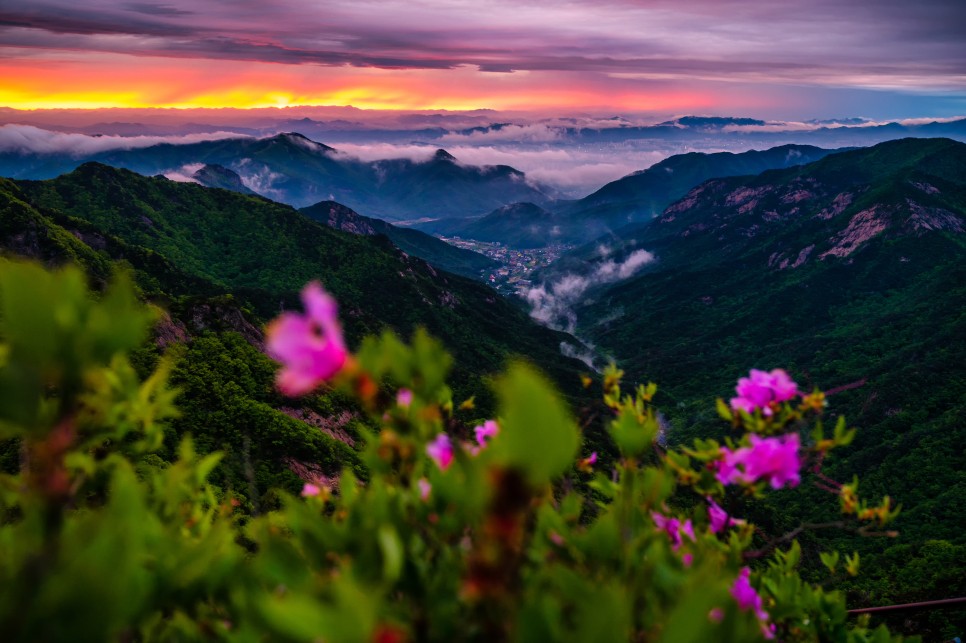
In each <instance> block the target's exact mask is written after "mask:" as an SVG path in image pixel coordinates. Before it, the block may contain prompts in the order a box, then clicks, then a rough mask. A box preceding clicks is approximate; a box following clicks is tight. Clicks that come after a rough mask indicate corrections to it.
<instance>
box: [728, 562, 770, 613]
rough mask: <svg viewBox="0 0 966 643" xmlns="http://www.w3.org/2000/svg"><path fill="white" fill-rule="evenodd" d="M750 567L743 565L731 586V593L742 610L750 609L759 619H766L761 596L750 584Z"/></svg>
mask: <svg viewBox="0 0 966 643" xmlns="http://www.w3.org/2000/svg"><path fill="white" fill-rule="evenodd" d="M750 578H751V568H749V567H743V568H742V569H741V573H740V574H738V578H736V579H735V584H734V585H732V586H731V595H732V596H733V597H734V599H735V602H736V603H738V607H739V608H740V609H741V610H743V611H748V610H751V611H753V612H754V613H755V616H757V617H758V620H760V621H767V620H768V612H766V611H765V609H764V607H763V604H762V600H761V596H760V595H759V594H758V592H756V591H755V588H754V587H752V586H751V582H750V581H749V579H750Z"/></svg>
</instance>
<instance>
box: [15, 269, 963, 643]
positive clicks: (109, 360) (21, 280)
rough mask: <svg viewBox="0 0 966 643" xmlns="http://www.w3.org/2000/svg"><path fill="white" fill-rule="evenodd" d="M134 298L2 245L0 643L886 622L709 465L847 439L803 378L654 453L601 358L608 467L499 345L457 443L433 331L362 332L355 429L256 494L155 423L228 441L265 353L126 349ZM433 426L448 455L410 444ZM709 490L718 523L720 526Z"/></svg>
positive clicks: (807, 630) (862, 635)
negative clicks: (825, 417)
mask: <svg viewBox="0 0 966 643" xmlns="http://www.w3.org/2000/svg"><path fill="white" fill-rule="evenodd" d="M155 318H156V311H153V310H152V309H150V308H147V307H145V306H143V305H142V304H139V303H138V302H137V300H136V298H135V296H134V293H133V290H132V287H131V285H130V284H129V283H128V282H127V281H126V280H125V279H124V278H123V277H120V278H117V279H116V280H115V281H114V283H113V284H112V285H110V286H109V287H108V288H107V290H106V291H105V292H104V293H103V294H101V295H98V296H96V297H95V296H92V295H91V294H90V293H89V292H88V289H87V286H86V283H85V280H84V278H83V276H82V273H81V272H80V271H78V270H75V269H66V270H62V271H60V272H56V273H51V272H47V271H45V270H44V269H42V268H39V267H37V266H35V265H32V264H24V263H15V262H6V261H4V262H3V263H2V264H0V339H2V344H0V439H2V440H6V441H7V442H6V444H7V445H8V452H9V451H10V450H11V449H12V450H13V451H14V452H15V453H16V455H17V466H16V467H14V468H15V469H16V471H15V472H14V473H9V474H4V475H3V476H2V477H0V552H2V553H0V632H2V633H3V640H4V641H30V642H37V641H108V640H118V641H186V640H188V641H194V640H197V641H209V640H224V641H268V640H271V641H306V642H312V641H329V642H335V641H339V642H342V641H345V642H352V641H378V642H403V641H504V640H506V641H510V640H513V641H590V640H594V641H706V640H708V641H710V640H721V641H744V640H759V639H761V638H763V637H765V638H771V637H774V638H778V639H780V640H786V641H812V640H820V641H842V642H853V641H854V642H860V641H876V642H880V641H881V642H885V641H891V640H895V639H894V638H893V637H892V636H891V635H890V634H889V632H888V631H887V630H886V629H885V628H884V627H879V628H876V629H874V630H873V629H869V628H868V627H867V625H868V621H867V619H863V618H858V619H856V618H849V617H848V615H847V614H846V608H845V603H844V596H843V594H842V593H840V592H837V591H832V590H829V589H827V588H826V585H827V584H828V583H831V582H834V581H835V580H836V579H839V578H841V577H842V576H844V575H854V574H856V573H858V568H859V559H858V556H856V555H850V554H849V553H847V552H842V553H840V552H837V551H835V552H825V553H823V555H822V560H823V562H824V563H825V565H826V567H827V568H828V578H826V579H824V580H823V581H822V582H821V583H819V584H811V583H807V582H805V581H803V580H802V578H801V577H800V576H799V573H798V571H797V567H798V564H799V560H800V556H801V549H800V548H799V546H798V543H797V542H796V540H795V538H794V535H795V533H786V534H768V533H765V532H764V531H762V530H760V529H757V528H756V527H755V526H754V525H752V524H751V523H750V522H747V521H743V520H740V517H741V516H742V515H744V514H743V509H744V507H745V506H746V504H747V503H749V502H754V500H755V499H756V498H759V497H761V496H763V495H767V494H769V493H771V492H770V490H769V489H768V488H767V486H766V484H765V483H764V481H756V480H749V481H747V482H745V483H742V484H740V485H729V486H727V487H725V486H723V485H722V483H721V482H720V480H719V478H718V477H717V476H716V475H715V472H714V470H715V463H716V462H717V461H718V460H719V459H720V457H721V454H722V453H723V449H740V448H747V447H748V445H749V444H750V442H749V439H750V437H751V436H784V437H789V438H791V437H794V439H795V440H796V441H797V440H799V439H800V440H801V441H802V444H803V453H804V454H805V455H803V464H807V465H808V470H809V471H813V470H814V471H816V472H818V470H819V464H820V462H821V459H822V458H823V457H824V455H825V454H826V453H827V452H828V451H830V450H832V449H834V448H837V447H839V446H843V445H845V444H847V443H848V442H849V441H850V440H851V439H852V435H853V432H851V431H848V430H846V428H845V426H844V423H842V422H840V423H839V424H837V425H836V427H835V428H834V430H829V429H827V428H823V426H822V404H821V400H822V398H821V396H820V394H815V395H812V396H806V397H805V398H804V399H803V401H802V404H801V405H799V406H795V405H792V404H783V405H781V407H780V408H778V407H776V410H775V412H774V414H771V413H768V414H765V415H762V414H761V413H755V414H754V415H749V414H747V413H741V414H737V415H735V414H732V412H731V411H730V410H729V409H728V408H727V407H726V406H725V405H724V404H721V405H719V406H720V408H719V412H720V414H721V415H722V416H723V420H724V421H726V422H728V423H729V424H730V425H731V427H732V433H731V434H730V436H729V437H728V438H727V439H726V441H725V445H726V446H723V445H719V443H717V442H715V441H712V440H706V441H696V442H695V443H694V444H693V445H692V446H691V447H689V448H683V449H680V450H671V451H667V450H665V449H664V448H663V447H661V446H660V444H661V442H662V440H661V427H660V423H659V421H658V417H657V413H656V410H655V409H654V407H653V406H652V404H651V400H652V398H653V395H654V392H655V388H656V387H654V386H653V385H650V386H647V387H638V388H637V389H636V390H634V391H632V392H630V393H627V392H626V391H623V390H622V389H621V373H620V372H619V371H617V370H616V369H613V368H612V369H610V370H609V371H607V373H605V376H604V380H603V398H604V404H605V405H606V408H607V409H608V413H609V421H608V430H609V435H610V438H611V439H612V440H613V443H614V444H615V445H616V448H617V449H618V451H619V455H618V456H617V457H616V458H614V459H613V461H612V462H611V461H610V460H611V459H610V458H607V460H608V462H607V463H606V465H605V463H604V462H597V461H596V456H595V455H593V454H589V453H588V452H587V451H585V450H583V448H582V446H581V445H582V435H581V431H580V429H579V427H578V425H577V423H576V422H575V420H574V418H573V417H572V416H571V413H570V410H569V408H568V406H567V405H566V404H565V403H564V402H563V400H562V398H561V397H560V396H559V395H558V394H557V393H556V392H555V391H554V389H553V387H552V386H551V385H550V384H549V383H548V381H547V380H546V379H545V378H544V377H543V376H542V375H540V374H539V373H537V372H536V371H535V370H534V369H533V368H532V367H530V366H526V365H523V364H514V365H511V366H510V367H509V368H508V370H507V372H506V373H505V374H504V375H502V376H501V377H500V378H499V379H498V380H497V381H496V382H494V385H493V390H494V392H495V395H496V398H497V402H498V407H497V408H498V416H497V418H496V421H497V423H498V426H499V433H498V434H497V435H495V436H493V437H491V438H489V440H488V441H485V442H484V441H483V440H482V439H480V440H478V442H477V443H474V441H473V439H472V430H471V428H470V426H471V425H472V424H473V421H475V420H478V419H479V418H476V417H474V413H476V411H475V410H474V408H473V404H472V401H465V402H464V401H461V400H454V399H453V394H452V391H451V389H450V387H449V386H448V385H447V384H446V377H447V371H448V368H449V363H450V359H449V358H448V356H447V355H446V353H445V352H444V350H443V348H442V347H441V346H440V344H439V343H438V342H436V341H435V340H433V339H431V338H430V337H429V336H428V335H426V334H424V333H417V334H416V335H415V336H414V338H413V340H412V342H411V343H410V344H406V343H403V342H402V341H400V340H399V339H397V338H396V337H395V336H394V335H392V334H391V333H386V334H384V335H382V336H381V337H370V338H368V339H367V340H365V341H364V342H363V344H362V346H361V348H360V349H359V351H358V352H357V354H356V355H355V356H354V357H353V368H352V369H351V370H350V371H349V372H347V373H345V374H344V375H343V376H340V377H339V378H337V379H336V380H335V381H334V382H333V383H332V385H333V387H334V389H335V391H336V392H337V394H339V395H343V396H346V397H348V398H351V399H353V400H355V403H356V404H357V405H358V408H360V409H361V411H362V412H363V413H365V414H366V415H367V418H368V419H367V421H366V422H365V423H359V425H358V426H357V427H356V429H355V431H356V432H357V434H356V437H357V438H359V443H360V444H361V445H364V446H362V448H361V451H360V452H358V453H357V452H355V451H352V450H350V449H346V453H341V454H340V453H332V452H331V450H332V449H334V448H336V447H332V446H331V443H330V442H324V443H323V442H319V443H317V444H316V443H312V441H311V440H309V441H308V442H306V443H305V445H304V452H303V453H301V454H299V455H300V457H304V458H305V459H306V461H307V462H311V461H312V459H313V458H319V457H332V458H341V459H342V461H343V462H344V464H345V467H344V469H343V470H342V472H341V474H340V475H338V476H337V477H334V478H329V477H327V476H324V475H321V474H320V475H318V477H317V478H314V479H313V480H312V481H310V483H309V484H306V486H305V489H304V491H303V496H305V497H304V498H299V497H296V496H293V495H291V494H289V493H287V492H285V491H284V490H278V491H275V492H273V493H274V497H275V498H276V501H275V502H274V503H272V506H261V507H259V506H255V505H254V504H253V503H252V502H251V498H245V497H241V496H239V495H238V494H236V493H235V492H234V491H232V489H231V486H230V485H228V486H226V484H225V483H226V482H230V481H226V480H219V479H217V475H215V476H213V472H214V471H215V470H216V467H217V465H218V463H219V460H220V459H221V458H222V455H221V454H220V453H219V452H217V451H216V452H213V453H210V454H207V455H203V456H202V455H199V451H205V450H207V449H196V445H195V444H194V443H193V442H192V439H191V438H190V437H188V436H183V437H182V438H181V439H180V444H179V445H178V446H177V447H175V448H174V449H173V450H170V452H169V450H166V449H167V448H166V447H165V446H164V445H165V441H166V439H169V438H170V435H168V436H166V432H168V431H170V429H169V427H170V423H171V422H172V421H174V420H175V419H176V418H177V416H178V413H179V411H178V408H177V404H184V405H190V404H191V403H192V392H193V391H197V390H198V389H199V388H201V387H207V388H208V389H211V390H214V391H216V393H217V395H220V396H223V397H224V399H225V400H226V402H225V404H224V406H223V407H222V410H219V411H216V412H212V413H211V422H212V425H213V426H214V427H216V429H215V433H214V434H216V435H217V439H218V440H224V441H228V442H231V441H234V440H238V439H242V440H244V438H245V435H246V434H245V431H246V429H245V427H246V417H249V416H252V415H257V414H259V413H264V412H268V410H271V409H272V406H271V402H272V400H271V399H268V398H265V399H264V401H262V402H257V401H256V402H251V403H249V404H247V405H238V404H232V400H233V399H235V400H237V399H245V400H251V399H252V398H253V396H254V397H256V398H257V396H258V395H269V394H268V393H264V392H258V391H248V392H247V394H246V395H245V396H244V397H243V396H240V395H237V393H239V392H242V393H244V392H245V389H246V387H250V386H251V384H250V382H252V381H255V380H253V379H252V378H251V377H249V375H250V371H251V370H252V369H256V370H257V369H264V368H267V367H270V364H268V365H267V364H266V363H265V362H264V361H261V362H260V361H259V359H262V360H263V359H264V358H259V359H253V360H248V359H244V358H243V357H244V350H243V349H241V348H240V346H242V345H244V346H245V347H246V348H250V346H248V345H247V344H244V342H241V343H240V344H239V345H238V346H233V345H232V344H231V342H230V341H228V342H227V343H226V342H225V341H223V340H220V339H217V338H208V339H204V338H203V339H202V340H201V341H195V342H193V343H192V345H191V346H190V347H189V348H183V347H182V348H175V349H173V350H172V351H171V352H169V353H168V354H165V355H161V356H159V357H156V358H152V359H142V360H140V361H141V362H142V363H140V364H136V363H132V362H138V361H139V360H138V355H139V351H142V350H143V348H142V346H143V341H144V339H145V338H146V337H147V334H148V332H149V329H150V328H151V324H152V323H153V322H154V320H155ZM185 351H187V352H188V354H189V355H190V352H192V351H198V352H206V353H209V354H210V353H214V354H218V355H222V356H223V357H224V359H225V360H227V361H226V364H227V365H226V368H227V369H228V372H231V373H232V375H231V376H225V374H224V373H194V374H193V375H190V376H189V375H185V376H183V377H181V379H180V380H179V381H177V382H176V383H174V382H172V378H171V377H170V375H171V371H172V368H173V367H174V365H175V363H176V362H177V361H178V360H183V359H186V357H185ZM239 355H241V357H239ZM132 356H133V357H132ZM233 356H235V358H233ZM141 357H143V355H142V356H141ZM189 359H190V358H189ZM211 361H212V360H210V359H206V360H205V363H210V362H211ZM145 364H149V365H150V368H149V369H147V370H145ZM179 389H180V396H179ZM397 389H404V390H403V393H405V395H403V394H400V395H398V396H395V395H393V394H392V393H391V392H392V391H394V390H397ZM410 394H411V395H410ZM233 396H235V397H233ZM325 411H326V409H324V408H319V409H318V412H319V413H320V414H322V413H324V412H325ZM293 421H294V420H293ZM254 424H256V425H257V426H265V423H264V422H258V423H254ZM274 430H277V431H278V432H279V434H280V435H281V434H283V433H284V432H285V431H286V430H288V429H287V427H286V425H285V424H284V422H279V423H278V426H276V427H274ZM219 432H220V433H219ZM212 435H213V433H212V432H211V431H206V432H205V433H204V436H202V434H201V432H200V431H199V435H198V438H199V440H200V439H205V440H209V441H210V440H212V437H211V436H212ZM441 435H446V436H448V440H449V441H451V444H452V451H451V456H452V461H449V460H448V459H443V458H440V457H438V456H436V455H434V452H433V451H432V450H430V451H427V445H428V444H430V443H432V442H434V441H435V442H436V443H438V441H439V440H440V436H441ZM263 437H264V436H263ZM756 439H758V438H757V437H756ZM767 439H772V438H767ZM775 439H777V438H775ZM263 442H266V441H265V440H263ZM267 442H268V443H269V444H270V440H267ZM796 444H797V442H796ZM266 448H270V447H266ZM813 465H814V466H813ZM273 475H274V474H273V472H264V473H263V475H262V478H261V479H262V480H263V481H264V480H272V479H273ZM803 475H811V474H810V473H809V474H807V473H806V471H805V469H804V468H803ZM815 475H820V473H815ZM276 480H281V481H282V482H283V483H284V482H285V480H284V479H283V478H276ZM288 486H291V485H288ZM773 486H774V485H773ZM782 493H789V492H782ZM835 493H836V494H837V495H838V500H835V499H834V498H833V499H832V502H833V503H834V502H838V503H839V504H840V505H841V515H842V518H841V521H839V523H840V524H837V525H836V526H838V527H841V528H843V529H849V530H854V531H858V532H860V533H864V534H870V535H871V534H874V533H878V532H880V531H881V530H883V529H884V528H885V526H886V525H887V523H888V522H889V521H890V520H891V519H892V518H893V517H894V515H895V510H894V508H893V507H892V506H891V505H890V503H889V501H888V498H886V499H885V501H884V502H883V503H882V504H878V505H868V504H867V503H865V501H863V500H861V499H860V497H859V495H858V492H857V483H855V482H853V483H851V484H847V485H840V486H839V487H837V488H836V489H835ZM719 505H720V506H723V507H724V508H725V510H726V511H727V513H728V514H731V515H732V516H735V517H736V518H735V519H732V520H726V521H725V522H724V523H721V520H720V515H719V516H717V517H716V516H715V515H714V514H713V509H714V508H718V509H719V510H720V507H719ZM671 521H673V522H671ZM716 521H717V522H716ZM672 525H673V527H672ZM796 533H797V532H796ZM933 555H934V556H937V557H943V556H947V555H948V552H942V551H936V552H934V554H933ZM748 568H750V569H748ZM743 570H744V571H743ZM910 573H912V572H911V571H910Z"/></svg>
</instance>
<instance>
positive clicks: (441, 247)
mask: <svg viewBox="0 0 966 643" xmlns="http://www.w3.org/2000/svg"><path fill="white" fill-rule="evenodd" d="M299 212H301V213H302V214H304V215H305V216H307V217H309V218H310V219H314V220H315V221H318V222H319V223H321V224H323V225H326V226H329V227H330V228H335V229H337V230H343V231H345V232H351V233H352V234H361V235H365V236H371V235H376V234H383V235H386V236H387V237H389V240H390V241H392V243H393V245H395V246H396V247H397V248H399V249H400V250H402V251H403V252H405V253H406V254H410V255H413V256H414V257H419V258H420V259H425V260H426V261H428V262H429V263H431V264H433V265H434V266H436V267H437V268H442V269H443V270H446V271H447V272H452V273H454V274H457V275H463V276H464V277H471V278H474V279H480V278H481V274H482V273H483V272H484V271H489V270H492V269H493V268H495V267H496V266H498V265H499V264H498V263H497V262H496V261H493V260H492V259H490V258H489V257H486V256H484V255H481V254H480V253H478V252H473V251H472V250H464V249H463V248H457V247H456V246H452V245H450V244H448V243H446V242H445V241H440V240H439V239H437V238H436V237H434V236H432V235H429V234H426V233H425V232H420V231H419V230H414V229H412V228H402V227H399V226H394V225H392V224H389V223H386V222H385V221H383V220H381V219H373V218H370V217H364V216H362V215H361V214H359V213H357V212H355V211H354V210H352V209H351V208H347V207H346V206H344V205H342V204H340V203H336V202H335V201H320V202H319V203H316V204H315V205H310V206H309V207H307V208H302V209H301V210H299Z"/></svg>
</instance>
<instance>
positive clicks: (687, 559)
mask: <svg viewBox="0 0 966 643" xmlns="http://www.w3.org/2000/svg"><path fill="white" fill-rule="evenodd" d="M681 562H682V563H684V566H685V567H690V566H691V564H692V563H693V562H694V554H692V553H690V552H688V553H685V554H682V555H681Z"/></svg>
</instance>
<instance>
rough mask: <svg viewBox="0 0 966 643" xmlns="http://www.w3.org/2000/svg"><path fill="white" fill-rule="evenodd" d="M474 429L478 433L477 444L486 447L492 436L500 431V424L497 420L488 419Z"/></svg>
mask: <svg viewBox="0 0 966 643" xmlns="http://www.w3.org/2000/svg"><path fill="white" fill-rule="evenodd" d="M473 431H474V432H475V433H476V442H477V444H479V445H480V446H481V447H485V446H486V445H487V443H488V442H489V441H490V438H492V437H493V436H495V435H496V434H497V433H499V432H500V425H499V424H497V423H496V420H487V421H486V422H484V423H483V424H481V425H479V426H476V427H474V428H473Z"/></svg>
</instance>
